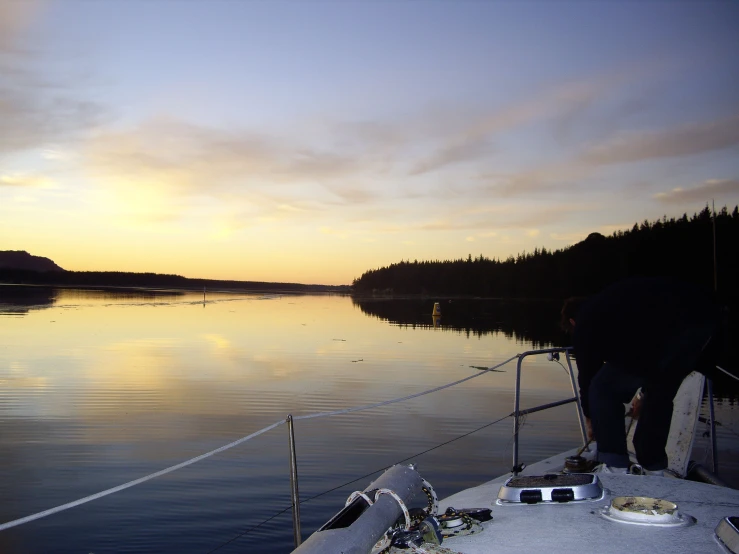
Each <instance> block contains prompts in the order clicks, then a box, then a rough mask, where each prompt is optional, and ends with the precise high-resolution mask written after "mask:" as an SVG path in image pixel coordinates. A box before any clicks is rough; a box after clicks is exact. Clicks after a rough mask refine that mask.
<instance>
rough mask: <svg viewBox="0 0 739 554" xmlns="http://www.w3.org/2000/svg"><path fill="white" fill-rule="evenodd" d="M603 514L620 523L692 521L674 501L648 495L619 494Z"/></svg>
mask: <svg viewBox="0 0 739 554" xmlns="http://www.w3.org/2000/svg"><path fill="white" fill-rule="evenodd" d="M603 516H604V517H605V518H607V519H610V520H612V521H617V522H620V523H633V524H636V525H657V526H668V527H669V526H674V525H686V524H687V523H690V521H691V519H690V518H689V517H685V516H683V515H682V514H681V513H680V512H679V511H678V509H677V504H675V503H674V502H670V501H669V500H663V499H662V498H650V497H647V496H617V497H616V498H614V499H613V500H611V503H610V505H609V506H607V507H606V509H605V510H604V511H603Z"/></svg>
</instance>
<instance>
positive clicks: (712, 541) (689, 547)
mask: <svg viewBox="0 0 739 554" xmlns="http://www.w3.org/2000/svg"><path fill="white" fill-rule="evenodd" d="M574 454H575V451H574V450H573V451H571V452H566V453H563V454H561V455H559V456H555V457H553V458H550V459H548V460H544V461H542V462H539V463H537V464H534V465H532V466H530V467H529V468H526V470H524V472H523V475H543V474H545V473H547V472H554V471H557V470H560V469H561V468H562V463H563V460H564V457H565V456H569V455H574ZM508 477H510V474H509V475H505V476H502V477H500V478H497V479H495V480H493V481H490V482H488V483H485V484H483V485H480V486H477V487H473V488H470V489H466V490H464V491H462V492H459V493H457V494H455V495H452V496H450V497H449V498H446V499H444V500H442V501H440V503H439V513H443V512H444V511H445V510H446V508H448V507H450V506H452V507H454V508H456V509H463V508H491V509H492V514H493V520H492V521H488V522H485V523H483V524H482V526H483V532H482V533H478V534H473V535H468V536H463V537H453V538H450V539H447V540H445V541H444V543H443V545H442V546H444V547H445V548H448V549H450V550H453V551H455V552H460V553H462V554H483V553H485V554H488V553H491V552H494V553H507V552H510V553H516V554H521V553H525V552H554V553H556V552H563V553H564V552H566V553H568V554H572V553H574V552H599V553H603V554H610V553H613V554H628V553H631V552H634V553H637V552H653V551H659V552H670V553H671V554H681V553H691V554H692V553H697V552H701V553H703V552H716V553H721V552H727V550H725V549H724V547H723V546H721V545H720V544H719V542H718V541H717V540H716V538H715V534H714V529H715V528H716V526H717V525H718V523H719V521H721V519H722V518H724V517H726V516H737V515H739V491H737V490H733V489H728V488H724V487H718V486H714V485H707V484H703V483H696V482H692V481H685V480H682V479H675V478H671V477H654V476H639V475H622V474H611V473H604V474H602V473H599V474H598V477H599V478H600V479H601V482H602V483H603V486H604V488H605V489H606V496H605V498H603V499H601V500H596V501H583V502H571V503H559V504H549V503H547V504H542V503H540V504H505V505H498V504H497V503H496V500H497V497H498V490H499V489H500V486H501V485H502V484H503V483H504V482H505V481H506V479H507V478H508ZM616 496H645V497H651V498H661V499H665V500H669V501H671V502H674V503H675V504H677V506H678V510H679V512H680V513H681V514H684V515H688V516H692V517H693V518H695V523H692V524H689V525H684V526H674V527H664V526H663V527H658V526H647V525H635V524H629V523H622V522H615V521H612V520H609V519H607V518H605V517H604V516H603V515H602V510H603V509H604V508H605V507H606V506H607V505H608V504H609V503H610V501H611V499H613V498H614V497H616Z"/></svg>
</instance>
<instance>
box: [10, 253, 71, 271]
mask: <svg viewBox="0 0 739 554" xmlns="http://www.w3.org/2000/svg"><path fill="white" fill-rule="evenodd" d="M0 268H3V269H23V270H27V271H64V269H62V268H61V267H59V266H58V265H56V264H55V263H54V262H52V261H51V260H50V259H49V258H43V257H41V256H32V255H31V254H29V253H28V252H26V251H25V250H0Z"/></svg>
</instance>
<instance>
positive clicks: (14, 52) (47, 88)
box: [0, 0, 105, 157]
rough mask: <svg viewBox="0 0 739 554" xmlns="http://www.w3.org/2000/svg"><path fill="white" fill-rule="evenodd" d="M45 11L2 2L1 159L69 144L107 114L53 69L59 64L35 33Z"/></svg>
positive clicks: (29, 1)
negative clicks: (41, 13) (38, 15)
mask: <svg viewBox="0 0 739 554" xmlns="http://www.w3.org/2000/svg"><path fill="white" fill-rule="evenodd" d="M41 7H42V4H41V2H36V1H34V0H21V1H10V2H7V1H0V75H2V78H1V79H0V157H2V156H5V155H8V154H9V153H12V152H17V151H22V150H26V149H30V148H39V147H44V146H45V145H47V144H49V143H52V142H55V143H59V142H63V141H66V140H68V139H70V138H73V137H75V136H77V135H78V134H79V133H80V132H81V131H83V130H85V129H87V128H88V127H89V126H91V125H94V124H96V123H98V122H100V121H101V120H102V119H103V114H104V113H105V110H104V109H103V108H102V107H101V106H100V105H99V104H97V103H96V102H92V101H89V100H86V99H84V98H83V97H82V96H81V95H80V94H79V93H78V92H77V83H76V82H75V81H74V79H75V78H74V77H72V76H65V77H63V78H62V77H58V76H56V77H55V76H53V72H52V71H49V69H50V68H52V67H53V65H54V63H55V62H56V61H57V60H54V59H51V58H50V57H49V56H48V54H44V53H43V52H42V51H41V50H40V49H39V47H38V46H37V44H38V43H39V41H38V40H37V39H35V38H34V37H32V36H31V34H30V32H31V28H32V23H33V22H34V20H35V18H36V16H37V13H38V12H39V11H40V10H41ZM28 44H31V45H33V46H32V47H29V46H27V45H28Z"/></svg>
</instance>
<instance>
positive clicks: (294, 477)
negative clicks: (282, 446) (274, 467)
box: [287, 414, 303, 548]
mask: <svg viewBox="0 0 739 554" xmlns="http://www.w3.org/2000/svg"><path fill="white" fill-rule="evenodd" d="M287 433H288V438H289V442H290V492H291V496H292V504H293V538H294V539H295V548H297V547H298V546H300V543H302V542H303V538H302V537H301V535H300V493H299V492H298V461H297V458H296V456H295V429H294V427H293V416H292V414H289V415H288V416H287Z"/></svg>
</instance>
